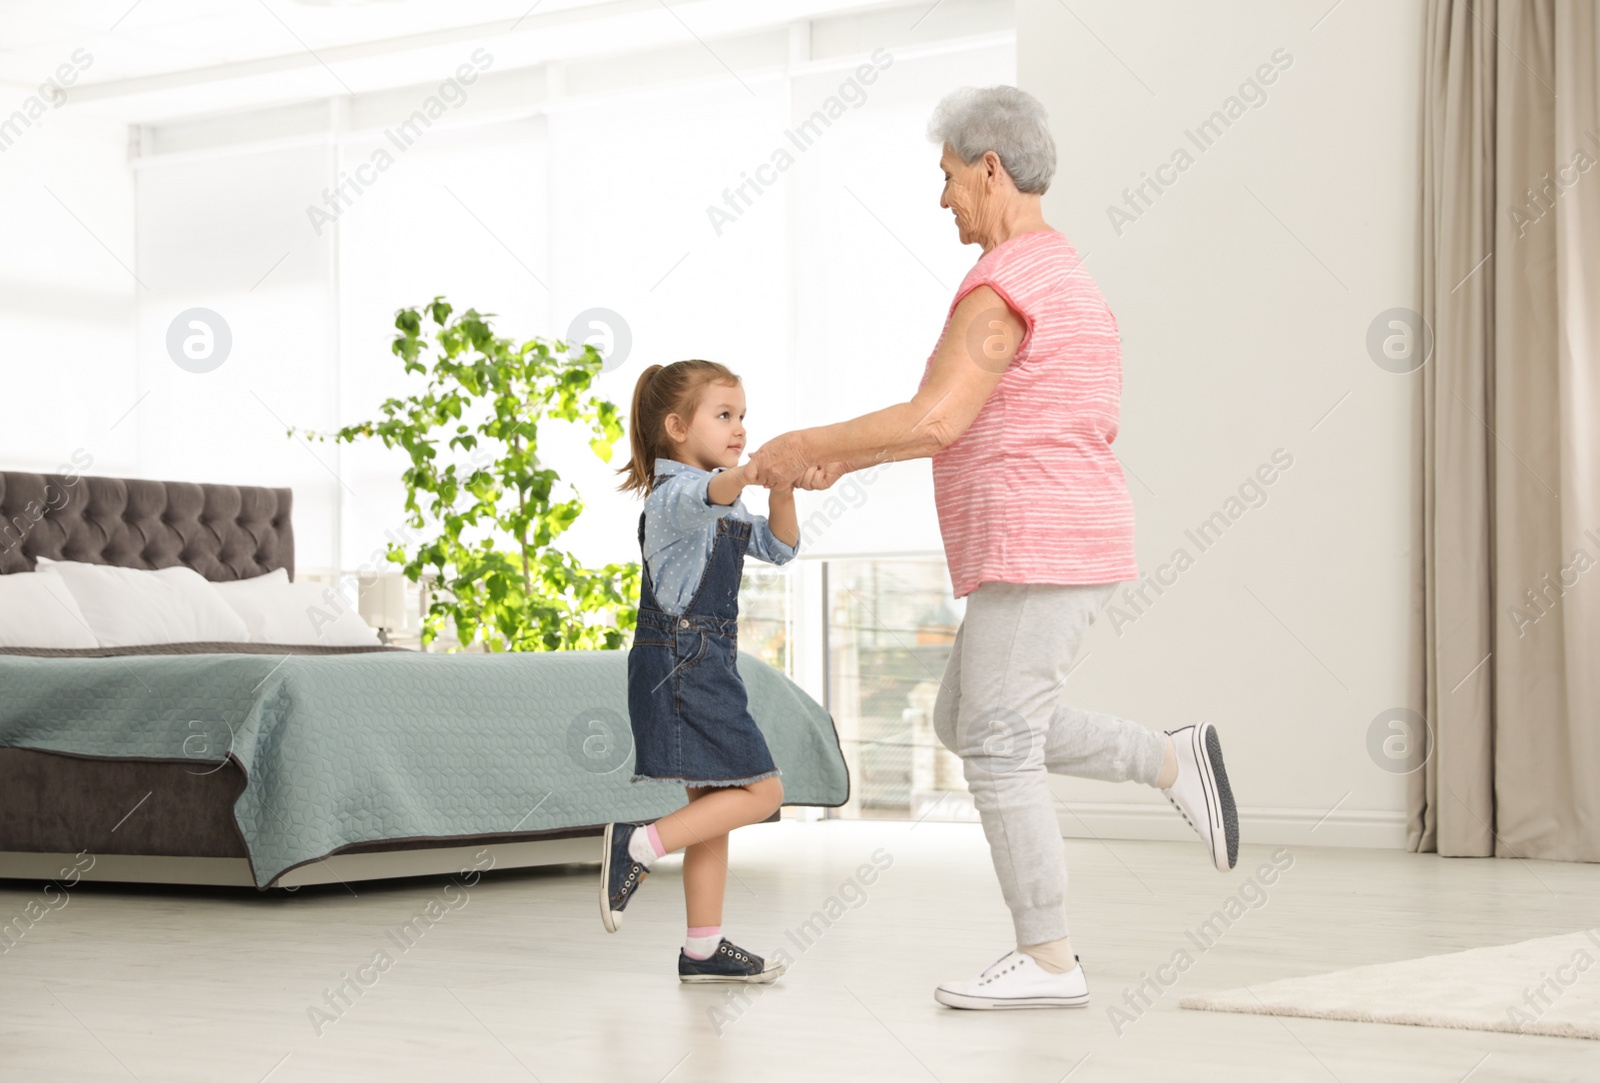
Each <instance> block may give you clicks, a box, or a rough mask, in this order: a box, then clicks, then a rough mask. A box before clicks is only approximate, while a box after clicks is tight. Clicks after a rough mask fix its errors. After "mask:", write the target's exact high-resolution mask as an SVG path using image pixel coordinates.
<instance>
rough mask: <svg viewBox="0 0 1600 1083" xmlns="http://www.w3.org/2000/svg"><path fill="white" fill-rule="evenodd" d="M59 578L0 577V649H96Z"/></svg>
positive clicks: (30, 574)
mask: <svg viewBox="0 0 1600 1083" xmlns="http://www.w3.org/2000/svg"><path fill="white" fill-rule="evenodd" d="M99 645H100V641H99V640H97V639H95V637H94V633H93V632H91V631H90V630H89V624H88V622H87V621H85V620H84V619H83V611H82V610H81V609H79V608H78V603H77V601H76V600H74V599H73V597H72V592H71V591H70V590H68V589H67V584H66V581H65V580H64V579H62V578H61V577H60V576H59V575H44V574H42V573H40V572H18V573H16V574H15V575H0V647H98V646H99Z"/></svg>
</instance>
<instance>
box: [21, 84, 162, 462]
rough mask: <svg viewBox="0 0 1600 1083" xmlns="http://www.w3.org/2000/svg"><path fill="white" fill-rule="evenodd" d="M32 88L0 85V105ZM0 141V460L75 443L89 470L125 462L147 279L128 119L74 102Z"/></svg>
mask: <svg viewBox="0 0 1600 1083" xmlns="http://www.w3.org/2000/svg"><path fill="white" fill-rule="evenodd" d="M35 91H36V88H34V87H23V86H18V85H15V84H10V83H0V116H9V115H10V114H11V113H12V111H13V110H15V109H18V108H19V107H20V106H21V104H22V102H23V101H24V100H25V99H26V98H27V97H29V96H31V95H32V94H34V93H35ZM0 144H8V145H4V146H3V149H0V206H4V208H5V212H4V215H3V217H0V336H3V338H4V350H3V353H0V380H3V386H4V391H3V392H0V404H4V405H5V407H6V410H5V421H4V423H3V424H0V463H3V465H4V467H5V468H6V469H12V470H30V471H36V472H40V473H49V472H53V471H55V470H56V469H57V468H59V467H60V466H61V465H62V464H64V463H67V462H69V461H71V460H72V456H73V453H74V452H75V451H77V450H78V449H82V451H83V452H85V453H87V454H88V455H89V456H90V457H92V460H93V461H92V463H91V464H90V465H89V466H88V468H87V470H86V472H88V473H95V474H125V473H128V472H130V471H131V470H132V468H133V467H134V464H135V463H136V461H137V451H136V447H137V435H136V434H137V427H136V424H135V423H134V421H133V419H132V416H131V415H129V411H130V410H132V409H133V408H134V405H135V403H136V402H137V401H138V392H137V391H136V384H137V381H136V378H135V371H134V369H135V366H134V362H133V344H134V336H135V325H136V318H137V305H138V294H140V293H142V292H144V291H143V290H142V289H141V288H140V287H139V285H138V283H137V282H136V281H135V279H134V273H133V267H134V263H135V258H134V243H133V235H134V227H133V204H134V189H133V175H132V173H131V172H130V171H129V169H128V130H127V127H126V126H125V125H122V124H114V123H109V122H106V121H103V120H99V119H96V118H94V117H91V116H86V115H84V114H83V113H81V112H76V111H74V110H73V108H72V107H71V105H70V104H68V105H62V106H59V107H57V108H55V109H52V110H50V111H48V112H46V113H45V114H44V115H43V116H42V117H41V118H40V119H38V120H37V121H35V122H34V123H33V124H32V125H31V126H28V127H25V128H22V129H21V130H20V133H19V134H18V136H17V138H16V139H15V140H14V141H12V140H0ZM80 461H81V460H80Z"/></svg>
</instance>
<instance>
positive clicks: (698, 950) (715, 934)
mask: <svg viewBox="0 0 1600 1083" xmlns="http://www.w3.org/2000/svg"><path fill="white" fill-rule="evenodd" d="M696 933H699V934H701V935H699V936H696V935H695V934H696ZM720 943H722V926H720V925H704V926H701V927H699V928H691V929H690V930H689V933H688V935H687V936H685V937H684V938H683V950H684V953H685V954H687V955H688V956H690V957H691V958H694V959H709V958H711V956H712V955H714V954H716V951H717V945H718V944H720Z"/></svg>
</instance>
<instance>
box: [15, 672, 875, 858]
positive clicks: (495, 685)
mask: <svg viewBox="0 0 1600 1083" xmlns="http://www.w3.org/2000/svg"><path fill="white" fill-rule="evenodd" d="M261 649H262V650H265V651H270V652H271V653H249V652H248V650H249V649H247V648H246V649H242V648H240V647H239V646H238V645H233V646H231V647H229V648H227V651H228V652H232V653H228V652H225V651H224V649H223V648H221V647H214V648H208V647H206V646H205V645H198V646H197V645H179V646H178V647H176V648H172V650H173V653H162V654H149V653H142V652H139V651H118V652H108V651H103V650H102V651H92V652H74V653H75V654H76V655H77V656H66V657H63V656H50V657H38V656H30V655H29V654H26V653H6V654H0V689H4V695H3V696H0V748H16V749H32V750H37V751H43V752H52V753H58V754H61V755H65V756H72V757H88V758H94V759H100V760H108V761H109V760H121V761H144V762H150V763H157V762H165V763H170V764H181V765H182V766H183V769H184V770H185V773H186V775H188V776H192V777H194V778H196V779H197V780H198V779H202V778H204V777H205V776H206V775H207V774H208V773H210V772H212V771H214V770H216V769H218V768H220V767H221V766H223V765H227V766H229V767H230V768H236V769H237V771H238V772H239V774H240V775H242V777H243V779H244V785H243V788H242V790H241V791H240V792H239V793H238V795H237V797H236V798H235V800H234V802H233V818H234V821H235V825H236V827H237V831H238V835H239V836H240V837H241V838H242V839H243V843H244V848H245V850H246V851H247V856H248V858H249V861H250V867H251V874H252V877H253V879H254V880H255V883H256V886H257V887H259V888H263V889H265V888H267V887H269V886H271V885H272V884H273V882H274V881H275V880H276V878H277V877H279V876H280V875H282V874H283V873H284V872H286V871H288V870H290V869H292V868H295V867H296V866H298V865H301V864H304V863H306V862H308V861H314V860H317V859H319V858H321V857H324V856H326V855H328V854H330V853H333V852H336V851H341V850H348V849H349V848H351V847H352V846H360V845H362V844H370V843H376V842H381V841H383V840H393V839H417V838H424V839H444V838H453V837H482V836H493V835H499V834H510V833H519V832H523V833H525V832H533V831H538V832H562V831H567V830H572V829H578V828H584V827H592V826H594V825H598V824H604V823H607V822H610V821H613V820H639V821H642V820H652V819H656V818H658V817H660V816H663V815H666V814H667V813H669V812H671V811H672V810H674V809H676V808H679V807H681V806H682V805H683V803H684V793H683V791H682V789H680V788H677V787H672V786H666V785H662V784H659V783H641V784H635V783H630V782H629V776H630V775H631V773H632V767H633V755H632V740H631V735H630V733H629V730H628V713H627V652H626V651H564V652H548V653H527V654H499V655H482V654H454V655H446V654H423V653H417V652H411V651H396V650H356V651H351V652H342V651H329V650H320V651H312V652H299V653H295V652H290V651H288V650H278V649H273V648H261ZM34 653H35V654H37V653H40V652H34ZM52 653H53V654H55V655H59V654H60V653H61V652H52ZM85 655H88V656H85ZM738 666H739V673H740V676H741V677H743V679H744V681H745V685H746V687H747V689H748V691H749V699H750V710H751V714H752V715H753V716H754V717H755V719H756V720H757V723H758V725H759V726H760V727H761V730H762V733H763V735H764V736H765V737H766V740H767V743H768V745H769V746H770V747H771V749H772V754H773V758H774V760H775V761H776V762H777V764H778V767H779V769H780V771H781V772H782V774H783V782H784V801H785V803H786V804H796V805H823V806H837V805H841V804H843V803H844V802H845V801H846V800H847V799H848V797H849V777H848V773H847V771H846V768H845V763H844V757H843V755H842V754H841V752H840V749H839V742H838V736H837V733H836V732H835V730H834V726H833V720H832V718H831V717H830V716H829V715H828V713H827V711H826V710H824V709H823V708H822V706H821V705H820V704H818V703H817V702H816V701H815V700H813V699H812V698H811V697H810V696H808V695H807V694H806V693H805V692H804V690H802V689H801V688H800V687H799V686H798V685H796V684H795V683H794V682H793V681H791V680H789V679H788V678H787V677H786V676H785V675H784V674H782V673H780V672H779V671H778V670H776V669H774V668H772V667H771V666H769V665H767V664H766V663H765V662H763V661H761V660H760V659H759V658H756V657H754V656H753V655H749V654H746V653H743V652H741V653H740V655H739V660H738ZM232 773H233V772H232V771H231V770H230V772H229V774H232ZM235 777H236V778H237V777H238V776H235ZM216 781H217V783H219V784H221V782H222V779H220V778H218V779H217V780H216ZM235 785H237V783H236V782H235ZM135 814H136V813H135ZM3 848H6V847H5V843H4V840H3V839H0V849H3Z"/></svg>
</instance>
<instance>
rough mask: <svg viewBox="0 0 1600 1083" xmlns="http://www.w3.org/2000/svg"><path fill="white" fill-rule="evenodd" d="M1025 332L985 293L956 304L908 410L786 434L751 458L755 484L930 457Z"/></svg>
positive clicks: (988, 388)
mask: <svg viewBox="0 0 1600 1083" xmlns="http://www.w3.org/2000/svg"><path fill="white" fill-rule="evenodd" d="M1026 329H1027V325H1026V324H1025V323H1024V322H1023V320H1022V317H1021V316H1020V315H1018V314H1017V313H1016V312H1015V311H1014V310H1012V309H1011V308H1010V307H1008V306H1007V305H1006V303H1005V301H1004V300H1003V299H1002V298H1001V297H1000V295H999V294H998V293H996V292H995V291H994V290H993V289H992V288H991V287H989V286H979V287H977V288H976V289H974V290H973V291H972V292H971V293H969V294H967V295H966V296H965V297H963V298H962V299H961V303H960V304H958V305H956V310H955V312H953V313H951V316H950V324H949V326H948V327H947V328H946V329H945V334H944V337H943V338H941V339H940V340H939V346H938V349H937V350H936V351H935V352H934V356H933V364H932V366H931V367H930V369H929V370H928V378H927V380H926V382H924V383H923V385H922V387H921V388H920V389H919V390H918V391H917V393H916V395H915V396H914V397H913V398H912V399H911V401H910V402H903V403H898V404H896V405H894V406H889V407H885V408H884V409H882V410H876V411H873V412H872V413H870V414H863V415H862V416H861V417H857V418H852V419H851V420H849V421H840V422H838V423H836V424H833V425H822V426H818V427H816V428H812V429H801V430H799V431H797V432H792V433H785V434H784V435H782V436H780V437H777V438H776V439H774V440H771V441H769V442H767V443H766V444H763V445H762V446H761V447H760V448H759V449H757V450H756V452H755V454H754V455H752V456H751V457H750V463H749V464H748V465H749V466H750V467H751V468H752V469H751V470H750V471H749V474H748V475H747V476H748V477H749V478H750V479H751V480H752V481H753V482H754V483H756V484H770V483H772V482H773V481H777V482H792V481H793V480H795V479H796V478H798V477H799V476H800V475H801V473H802V472H803V471H804V470H805V468H806V467H807V466H811V465H814V464H825V465H826V466H827V467H828V468H829V472H830V474H831V473H832V470H833V464H835V463H843V464H845V465H847V466H848V467H849V468H850V469H852V470H860V469H864V468H866V467H868V466H872V465H875V464H877V463H882V462H897V461H899V460H901V459H916V458H922V457H924V456H929V455H933V454H936V453H937V452H939V451H941V450H943V449H944V448H946V447H948V446H950V445H951V444H952V443H954V442H955V441H956V440H958V439H960V437H961V434H962V433H964V432H966V430H967V427H968V426H970V425H971V424H972V422H973V420H974V419H976V418H977V416H978V414H979V413H980V412H981V411H982V410H983V405H984V403H985V402H987V401H988V400H989V396H990V394H992V393H993V391H994V389H995V387H996V386H997V385H998V384H999V383H1000V378H1001V377H1002V376H1004V375H1005V371H1006V367H1007V366H1008V365H1010V363H1011V359H1012V357H1013V356H1014V355H1015V354H1016V348H1017V344H1018V343H1019V342H1021V341H1022V336H1023V333H1024V332H1025V331H1026Z"/></svg>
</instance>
